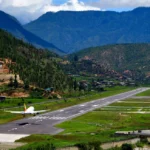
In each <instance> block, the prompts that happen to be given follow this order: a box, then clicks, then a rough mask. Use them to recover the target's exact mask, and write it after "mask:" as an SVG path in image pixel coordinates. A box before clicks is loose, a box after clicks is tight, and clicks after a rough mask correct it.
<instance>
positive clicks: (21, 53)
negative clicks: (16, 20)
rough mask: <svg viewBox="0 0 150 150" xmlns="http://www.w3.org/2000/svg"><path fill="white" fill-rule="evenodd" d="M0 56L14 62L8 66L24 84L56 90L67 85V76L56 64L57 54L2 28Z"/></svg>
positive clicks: (0, 33) (0, 32) (0, 31)
mask: <svg viewBox="0 0 150 150" xmlns="http://www.w3.org/2000/svg"><path fill="white" fill-rule="evenodd" d="M0 58H1V59H3V58H4V59H5V58H9V59H11V60H12V61H13V62H15V64H10V65H9V68H10V69H11V70H13V72H14V73H17V74H19V75H20V78H21V79H22V80H23V81H24V83H25V84H32V85H35V86H38V87H41V88H47V87H54V88H55V89H57V90H62V89H63V88H65V86H66V85H67V77H66V75H65V74H64V73H63V71H62V70H61V69H60V67H59V66H58V64H57V60H58V59H60V58H59V57H58V56H57V54H55V53H52V52H50V51H47V50H42V49H36V48H35V47H33V46H32V45H30V44H26V43H24V42H23V41H21V40H18V39H16V38H15V37H13V36H12V35H10V34H9V33H7V32H5V31H3V30H0Z"/></svg>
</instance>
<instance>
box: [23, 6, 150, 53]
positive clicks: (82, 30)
mask: <svg viewBox="0 0 150 150" xmlns="http://www.w3.org/2000/svg"><path fill="white" fill-rule="evenodd" d="M149 17H150V8H149V7H140V8H136V9H134V10H132V11H127V12H115V11H84V12H74V11H60V12H57V13H53V12H47V13H46V14H44V15H42V16H41V17H39V18H38V19H37V20H34V21H32V22H31V23H29V24H26V25H25V26H24V27H25V28H26V29H27V30H29V31H30V32H32V33H34V34H36V35H38V36H40V37H41V38H43V39H44V40H46V41H51V42H52V43H53V44H54V45H57V47H59V48H60V49H63V50H64V51H65V52H69V53H72V52H74V51H78V50H80V49H84V48H88V47H91V46H100V45H106V44H116V43H141V42H150V30H149V25H150V21H149Z"/></svg>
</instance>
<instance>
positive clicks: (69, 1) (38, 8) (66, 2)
mask: <svg viewBox="0 0 150 150" xmlns="http://www.w3.org/2000/svg"><path fill="white" fill-rule="evenodd" d="M139 6H150V0H0V10H3V11H5V12H6V13H9V14H11V15H13V16H15V17H16V18H17V19H18V20H19V21H21V22H22V23H27V22H29V21H31V20H34V19H36V18H38V17H39V16H41V15H42V14H44V13H46V12H48V11H52V12H57V11H60V10H70V11H85V10H98V11H101V10H116V11H123V10H130V9H133V8H136V7H139Z"/></svg>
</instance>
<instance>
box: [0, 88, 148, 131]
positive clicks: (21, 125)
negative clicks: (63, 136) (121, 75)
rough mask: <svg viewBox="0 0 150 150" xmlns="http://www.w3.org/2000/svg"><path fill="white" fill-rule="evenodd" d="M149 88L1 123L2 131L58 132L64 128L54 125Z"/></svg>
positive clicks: (0, 129) (0, 128)
mask: <svg viewBox="0 0 150 150" xmlns="http://www.w3.org/2000/svg"><path fill="white" fill-rule="evenodd" d="M148 89H149V88H139V89H136V90H133V91H129V92H125V93H122V94H118V95H115V96H110V97H107V98H102V99H99V100H94V101H91V102H86V103H83V104H79V105H75V106H72V107H68V108H64V109H61V110H57V111H53V112H48V113H45V114H42V115H38V116H35V117H31V118H24V119H21V120H17V121H14V122H11V123H8V124H5V125H0V133H5V134H57V133H59V132H61V131H63V130H62V129H58V128H55V127H54V125H56V124H58V123H61V122H64V121H66V120H69V119H72V118H74V117H76V116H80V115H82V114H85V113H87V112H89V111H92V110H94V109H96V108H100V107H103V106H106V105H109V104H111V103H113V102H116V101H120V100H123V99H126V98H129V97H132V96H133V95H135V94H137V93H140V92H142V91H146V90H148Z"/></svg>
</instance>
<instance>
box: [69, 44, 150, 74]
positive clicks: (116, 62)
mask: <svg viewBox="0 0 150 150" xmlns="http://www.w3.org/2000/svg"><path fill="white" fill-rule="evenodd" d="M75 56H76V57H77V56H78V59H79V60H82V59H86V60H92V61H94V62H97V63H98V64H100V65H101V66H104V67H105V68H106V67H107V68H108V69H114V70H116V71H121V72H122V71H125V70H132V71H141V72H145V73H150V44H145V43H143V44H115V45H107V46H100V47H91V48H88V49H84V50H81V51H79V52H77V53H74V54H71V55H70V56H69V57H70V59H73V58H74V57H75Z"/></svg>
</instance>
